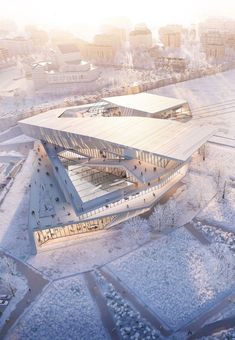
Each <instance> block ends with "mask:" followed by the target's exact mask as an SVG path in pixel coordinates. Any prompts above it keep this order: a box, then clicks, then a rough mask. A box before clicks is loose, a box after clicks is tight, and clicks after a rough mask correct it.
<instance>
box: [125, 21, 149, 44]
mask: <svg viewBox="0 0 235 340" xmlns="http://www.w3.org/2000/svg"><path fill="white" fill-rule="evenodd" d="M129 42H130V47H131V49H133V50H138V49H140V50H148V49H150V48H151V47H152V43H153V42H152V32H151V31H150V29H149V28H148V27H147V26H146V25H145V24H139V25H137V26H136V27H135V29H134V30H132V31H131V32H130V33H129Z"/></svg>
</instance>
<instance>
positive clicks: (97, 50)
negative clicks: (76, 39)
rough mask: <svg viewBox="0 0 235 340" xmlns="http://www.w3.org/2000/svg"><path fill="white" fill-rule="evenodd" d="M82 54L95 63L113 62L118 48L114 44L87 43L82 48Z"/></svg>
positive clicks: (106, 63)
mask: <svg viewBox="0 0 235 340" xmlns="http://www.w3.org/2000/svg"><path fill="white" fill-rule="evenodd" d="M81 55H82V57H83V58H84V59H85V60H90V61H91V62H92V63H94V64H95V65H110V64H113V62H114V58H115V55H116V50H115V49H114V48H113V47H112V46H105V45H96V44H85V45H84V46H83V47H82V48H81Z"/></svg>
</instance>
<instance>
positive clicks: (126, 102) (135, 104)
mask: <svg viewBox="0 0 235 340" xmlns="http://www.w3.org/2000/svg"><path fill="white" fill-rule="evenodd" d="M103 100H105V101H106V102H108V103H112V104H115V105H117V106H122V107H126V108H129V109H133V110H137V111H143V112H147V113H151V114H154V113H161V112H164V111H167V110H170V109H177V108H178V107H180V106H182V105H183V104H186V103H187V102H186V101H185V100H182V99H175V98H169V97H163V96H158V95H156V94H152V93H146V92H142V93H137V94H130V95H127V96H116V97H106V98H103Z"/></svg>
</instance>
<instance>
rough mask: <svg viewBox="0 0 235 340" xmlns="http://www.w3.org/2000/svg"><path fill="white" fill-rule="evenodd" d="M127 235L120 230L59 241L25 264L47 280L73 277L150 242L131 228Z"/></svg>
mask: <svg viewBox="0 0 235 340" xmlns="http://www.w3.org/2000/svg"><path fill="white" fill-rule="evenodd" d="M132 229H133V231H132V232H130V233H129V232H128V230H126V229H125V228H124V227H123V228H121V229H118V230H110V231H108V232H107V231H104V232H103V231H101V232H97V233H96V234H90V235H85V234H84V235H80V236H78V237H77V238H75V239H74V238H73V240H69V239H67V240H66V241H64V240H61V242H59V243H58V244H57V246H56V247H53V248H54V249H50V247H45V248H43V249H44V251H41V252H39V253H38V254H37V255H36V256H32V257H31V258H30V259H29V260H28V262H29V263H30V264H31V265H32V266H33V267H35V268H37V269H38V270H40V271H42V272H43V273H44V274H45V275H47V276H49V277H50V278H59V277H62V276H65V275H70V274H73V273H78V272H83V271H86V270H91V269H93V268H94V267H96V266H100V265H103V264H105V263H107V262H109V261H111V260H113V259H116V258H118V257H119V256H122V255H124V254H126V253H128V252H129V251H132V250H134V249H136V248H137V247H138V246H140V244H143V243H144V242H146V240H148V239H150V234H149V232H148V230H146V236H144V235H143V232H144V230H143V229H142V233H139V236H136V234H137V233H138V228H137V229H136V228H135V227H134V226H133V227H132Z"/></svg>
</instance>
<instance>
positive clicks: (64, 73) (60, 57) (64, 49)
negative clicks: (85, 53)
mask: <svg viewBox="0 0 235 340" xmlns="http://www.w3.org/2000/svg"><path fill="white" fill-rule="evenodd" d="M56 60H57V65H52V64H51V63H48V62H40V63H36V64H35V65H34V66H33V71H32V77H33V80H34V85H35V88H36V89H37V90H38V89H43V90H44V91H48V92H53V93H60V92H63V93H65V92H66V91H67V92H69V91H70V92H74V91H78V92H83V91H85V90H87V89H88V87H89V89H91V88H93V89H95V88H96V80H97V79H98V77H99V69H98V68H96V67H93V66H92V65H91V64H90V63H89V62H85V61H83V60H81V57H80V51H79V49H78V47H77V46H76V45H74V44H63V45H58V47H57V50H56Z"/></svg>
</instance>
